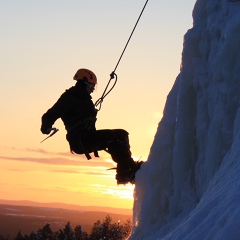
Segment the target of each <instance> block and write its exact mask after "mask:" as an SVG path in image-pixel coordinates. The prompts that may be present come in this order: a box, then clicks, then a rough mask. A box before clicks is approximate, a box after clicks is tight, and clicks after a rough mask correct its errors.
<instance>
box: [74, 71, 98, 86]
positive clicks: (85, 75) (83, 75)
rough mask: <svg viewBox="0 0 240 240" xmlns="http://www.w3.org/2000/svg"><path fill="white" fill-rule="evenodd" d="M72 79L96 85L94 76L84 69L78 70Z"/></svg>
mask: <svg viewBox="0 0 240 240" xmlns="http://www.w3.org/2000/svg"><path fill="white" fill-rule="evenodd" d="M73 79H74V80H76V81H78V80H87V81H88V82H89V83H92V84H97V77H96V75H95V74H94V73H93V72H92V71H90V70H88V69H85V68H81V69H78V70H77V72H76V74H75V75H74V77H73Z"/></svg>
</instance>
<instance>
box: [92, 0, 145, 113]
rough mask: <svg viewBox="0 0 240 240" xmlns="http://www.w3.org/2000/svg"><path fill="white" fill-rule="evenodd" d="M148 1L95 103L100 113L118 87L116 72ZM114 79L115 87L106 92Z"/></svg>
mask: <svg viewBox="0 0 240 240" xmlns="http://www.w3.org/2000/svg"><path fill="white" fill-rule="evenodd" d="M148 1H149V0H147V1H146V2H145V4H144V6H143V9H142V11H141V13H140V15H139V17H138V19H137V22H136V24H135V26H134V28H133V30H132V32H131V34H130V37H129V38H128V41H127V43H126V45H125V47H124V49H123V51H122V54H121V56H120V58H119V59H118V62H117V64H116V66H115V68H114V70H113V72H112V73H111V74H110V79H109V81H108V83H107V86H106V88H105V90H104V92H103V94H102V96H101V97H100V98H99V99H98V100H97V101H96V102H95V107H97V106H98V105H99V104H100V106H99V109H98V111H100V109H101V105H102V102H103V100H104V98H105V97H106V96H107V95H108V94H109V93H110V92H111V91H112V89H113V88H114V87H115V85H116V83H117V75H116V74H115V72H116V70H117V68H118V65H119V63H120V62H121V60H122V57H123V54H124V53H125V51H126V49H127V46H128V44H129V42H130V40H131V38H132V35H133V33H134V31H135V29H136V27H137V25H138V22H139V20H140V18H141V16H142V14H143V12H144V10H145V7H146V6H147V3H148ZM114 77H116V78H115V82H114V84H113V86H112V87H111V88H110V90H109V91H108V92H107V93H106V91H107V89H108V86H109V84H110V82H111V80H112V79H114Z"/></svg>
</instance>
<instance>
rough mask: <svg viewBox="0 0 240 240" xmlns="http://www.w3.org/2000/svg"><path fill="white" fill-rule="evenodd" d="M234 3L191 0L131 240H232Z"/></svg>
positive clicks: (239, 56)
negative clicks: (190, 22) (189, 21)
mask: <svg viewBox="0 0 240 240" xmlns="http://www.w3.org/2000/svg"><path fill="white" fill-rule="evenodd" d="M239 13H240V1H235V0H234V1H233V0H198V1H197V2H196V4H195V6H194V10H193V27H192V28H191V29H190V30H188V31H187V33H186V34H185V36H184V44H183V53H182V64H181V69H180V73H179V75H178V76H177V78H176V81H175V83H174V86H173V88H172V90H171V91H170V93H169V95H168V97H167V101H166V105H165V109H164V115H163V118H162V120H161V121H160V123H159V126H158V129H157V132H156V135H155V138H154V142H153V145H152V147H151V151H150V154H149V157H148V160H147V162H146V163H145V164H143V165H142V167H141V170H140V171H138V173H137V175H136V186H135V192H134V216H133V234H132V236H131V237H130V239H131V240H141V239H144V240H157V239H161V240H163V239H164V240H166V239H171V240H174V239H177V240H183V239H184V240H186V239H188V240H195V239H196V240H202V239H204V240H208V239H209V240H225V239H226V240H235V239H236V240H237V239H238V240H239V239H240V108H239V106H240V14H239Z"/></svg>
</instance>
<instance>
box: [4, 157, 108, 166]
mask: <svg viewBox="0 0 240 240" xmlns="http://www.w3.org/2000/svg"><path fill="white" fill-rule="evenodd" d="M0 159H3V160H8V161H21V162H33V163H39V164H45V165H64V166H87V167H96V166H99V167H106V168H109V167H112V164H111V163H109V162H105V161H98V160H95V159H94V160H92V161H89V160H72V159H68V158H58V157H53V158H31V157H7V156H0Z"/></svg>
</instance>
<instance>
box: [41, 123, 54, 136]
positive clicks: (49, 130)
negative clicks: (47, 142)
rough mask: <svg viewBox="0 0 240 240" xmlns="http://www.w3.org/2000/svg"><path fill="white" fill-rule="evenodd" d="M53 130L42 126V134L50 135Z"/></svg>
mask: <svg viewBox="0 0 240 240" xmlns="http://www.w3.org/2000/svg"><path fill="white" fill-rule="evenodd" d="M51 130H52V127H48V126H47V127H46V126H44V125H42V126H41V132H42V133H43V134H49V133H50V132H51Z"/></svg>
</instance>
